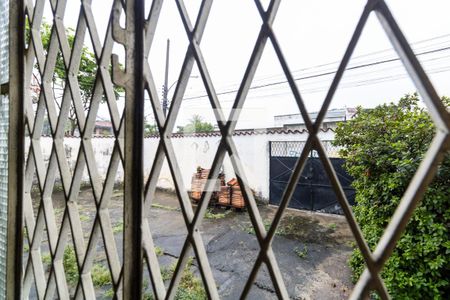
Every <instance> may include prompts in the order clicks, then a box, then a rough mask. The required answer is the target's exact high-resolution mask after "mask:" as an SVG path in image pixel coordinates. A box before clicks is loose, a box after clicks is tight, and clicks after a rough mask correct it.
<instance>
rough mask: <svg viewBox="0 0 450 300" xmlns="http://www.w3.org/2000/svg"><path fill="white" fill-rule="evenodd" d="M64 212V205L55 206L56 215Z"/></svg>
mask: <svg viewBox="0 0 450 300" xmlns="http://www.w3.org/2000/svg"><path fill="white" fill-rule="evenodd" d="M63 212H64V207H57V208H55V215H60V214H62V213H63Z"/></svg>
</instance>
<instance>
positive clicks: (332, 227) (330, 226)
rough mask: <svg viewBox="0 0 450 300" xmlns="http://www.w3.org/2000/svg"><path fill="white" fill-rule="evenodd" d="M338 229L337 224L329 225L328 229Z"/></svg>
mask: <svg viewBox="0 0 450 300" xmlns="http://www.w3.org/2000/svg"><path fill="white" fill-rule="evenodd" d="M336 227H337V225H336V223H330V224H328V228H330V229H332V230H336Z"/></svg>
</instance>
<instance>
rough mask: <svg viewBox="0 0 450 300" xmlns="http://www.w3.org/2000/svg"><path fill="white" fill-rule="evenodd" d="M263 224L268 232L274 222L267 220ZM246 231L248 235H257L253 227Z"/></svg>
mask: <svg viewBox="0 0 450 300" xmlns="http://www.w3.org/2000/svg"><path fill="white" fill-rule="evenodd" d="M263 224H264V228H265V229H266V231H269V229H270V225H272V221H270V220H268V219H266V220H263ZM246 231H247V233H249V234H256V232H255V228H253V226H252V225H250V226H249V227H247V230H246Z"/></svg>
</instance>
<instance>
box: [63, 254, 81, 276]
mask: <svg viewBox="0 0 450 300" xmlns="http://www.w3.org/2000/svg"><path fill="white" fill-rule="evenodd" d="M63 266H64V272H65V274H66V280H67V282H68V283H70V284H75V283H77V281H78V277H79V276H78V265H77V258H76V257H75V249H74V248H73V246H67V247H66V249H64V256H63Z"/></svg>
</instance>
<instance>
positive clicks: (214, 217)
mask: <svg viewBox="0 0 450 300" xmlns="http://www.w3.org/2000/svg"><path fill="white" fill-rule="evenodd" d="M230 212H231V210H227V211H226V212H224V213H215V212H213V211H212V210H211V209H207V210H206V212H205V219H212V220H218V219H223V218H225V217H226V216H227V215H228V214H229V213H230Z"/></svg>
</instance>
